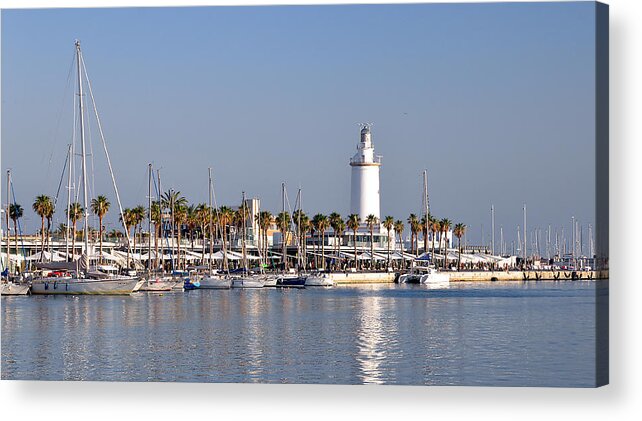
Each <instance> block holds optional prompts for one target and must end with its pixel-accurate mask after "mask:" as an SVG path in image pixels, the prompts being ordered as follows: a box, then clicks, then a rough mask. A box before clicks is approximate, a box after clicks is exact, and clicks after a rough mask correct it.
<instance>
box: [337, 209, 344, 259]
mask: <svg viewBox="0 0 642 421" xmlns="http://www.w3.org/2000/svg"><path fill="white" fill-rule="evenodd" d="M345 230H346V223H345V221H344V220H343V219H342V220H340V221H338V222H337V234H338V236H339V245H338V246H337V249H338V251H339V252H340V251H341V242H342V239H343V233H344V231H345ZM340 256H341V254H340V253H337V258H338V259H339V261H341V257H340Z"/></svg>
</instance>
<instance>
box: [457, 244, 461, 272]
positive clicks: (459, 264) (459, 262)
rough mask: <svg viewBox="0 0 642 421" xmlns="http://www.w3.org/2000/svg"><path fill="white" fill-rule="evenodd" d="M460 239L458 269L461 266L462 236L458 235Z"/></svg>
mask: <svg viewBox="0 0 642 421" xmlns="http://www.w3.org/2000/svg"><path fill="white" fill-rule="evenodd" d="M458 240H459V257H458V258H457V270H459V268H460V267H461V237H458Z"/></svg>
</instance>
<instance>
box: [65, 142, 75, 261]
mask: <svg viewBox="0 0 642 421" xmlns="http://www.w3.org/2000/svg"><path fill="white" fill-rule="evenodd" d="M72 146H73V144H69V150H68V152H67V154H68V155H67V156H68V158H67V159H68V161H69V166H68V168H67V172H68V174H67V212H66V214H67V225H65V256H66V257H65V259H66V260H67V261H69V222H70V221H69V208H70V207H71V168H72V165H73V161H72V159H73V154H72V152H71V151H72V149H71V148H72Z"/></svg>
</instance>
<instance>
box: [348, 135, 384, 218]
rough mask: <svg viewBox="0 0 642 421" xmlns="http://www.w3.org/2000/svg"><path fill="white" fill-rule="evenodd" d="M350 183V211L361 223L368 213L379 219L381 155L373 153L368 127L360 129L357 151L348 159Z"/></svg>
mask: <svg viewBox="0 0 642 421" xmlns="http://www.w3.org/2000/svg"><path fill="white" fill-rule="evenodd" d="M350 166H351V167H352V184H351V193H350V213H353V214H358V215H359V219H360V220H361V222H362V223H363V222H364V221H365V220H366V217H367V216H368V215H371V214H372V215H374V216H376V217H377V218H378V219H379V220H381V215H380V211H379V167H381V156H376V155H375V154H374V146H373V144H372V138H371V134H370V127H369V126H368V125H364V126H363V128H362V129H361V139H360V141H359V143H358V144H357V153H356V154H354V156H353V157H352V159H350Z"/></svg>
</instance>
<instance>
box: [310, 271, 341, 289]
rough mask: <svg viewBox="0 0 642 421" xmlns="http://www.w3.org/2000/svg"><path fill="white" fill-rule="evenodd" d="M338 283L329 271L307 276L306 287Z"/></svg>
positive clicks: (329, 285)
mask: <svg viewBox="0 0 642 421" xmlns="http://www.w3.org/2000/svg"><path fill="white" fill-rule="evenodd" d="M335 284H336V282H334V280H333V279H332V277H331V276H330V274H329V273H325V272H318V273H312V274H310V275H308V276H307V277H306V278H305V286H306V287H332V286H334V285H335Z"/></svg>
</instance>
